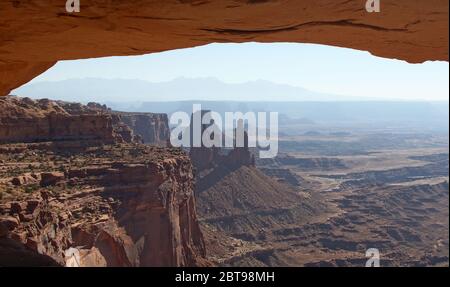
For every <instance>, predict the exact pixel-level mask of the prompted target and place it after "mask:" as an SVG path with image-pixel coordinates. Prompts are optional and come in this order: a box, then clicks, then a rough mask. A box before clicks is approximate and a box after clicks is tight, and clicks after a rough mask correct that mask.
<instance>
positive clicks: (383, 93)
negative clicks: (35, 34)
mask: <svg viewBox="0 0 450 287" xmlns="http://www.w3.org/2000/svg"><path fill="white" fill-rule="evenodd" d="M85 77H95V78H108V79H115V78H124V79H142V80H148V81H151V82H162V81H169V80H172V79H174V78H177V77H189V78H197V77H215V78H218V79H219V80H221V81H224V82H228V83H240V82H246V81H252V80H258V79H263V80H268V81H272V82H275V83H283V84H289V85H293V86H300V87H304V88H306V89H309V90H313V91H317V92H324V93H331V94H340V95H347V96H357V97H370V98H374V97H375V98H385V99H389V98H390V99H393V98H396V99H426V100H448V97H449V96H448V94H449V81H448V77H449V64H448V63H447V62H426V63H424V64H408V63H406V62H404V61H399V60H391V59H384V58H379V57H375V56H372V55H370V54H369V53H368V52H362V51H357V50H352V49H344V48H337V47H329V46H322V45H312V44H291V43H278V44H258V43H247V44H211V45H207V46H202V47H196V48H191V49H182V50H174V51H168V52H162V53H156V54H149V55H144V56H135V57H108V58H98V59H86V60H77V61H62V62H59V63H58V64H57V65H56V66H54V67H53V68H52V69H50V70H49V71H47V72H46V73H44V74H42V75H40V76H39V77H37V78H36V79H34V80H33V81H32V82H37V81H55V80H64V79H70V78H85ZM248 100H258V95H249V99H248Z"/></svg>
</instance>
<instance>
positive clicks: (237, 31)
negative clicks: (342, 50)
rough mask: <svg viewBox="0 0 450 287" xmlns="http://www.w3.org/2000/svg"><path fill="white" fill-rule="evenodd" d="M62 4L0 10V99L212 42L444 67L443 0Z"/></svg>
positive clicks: (36, 2)
mask: <svg viewBox="0 0 450 287" xmlns="http://www.w3.org/2000/svg"><path fill="white" fill-rule="evenodd" d="M65 2H66V1H64V0H49V1H40V0H27V1H25V0H16V1H1V2H0V35H1V37H0V95H7V94H8V93H9V92H10V91H11V90H12V89H14V88H16V87H18V86H20V85H22V84H24V83H26V82H28V81H29V80H31V79H32V78H34V77H35V76H37V75H39V74H40V73H42V72H44V71H45V70H47V69H48V68H50V67H51V66H52V65H54V64H55V63H56V62H57V61H59V60H70V59H83V58H92V57H104V56H125V55H142V54H148V53H155V52H161V51H166V50H172V49H179V48H187V47H194V46H199V45H205V44H209V43H225V42H237V43H242V42H297V43H317V44H324V45H332V46H339V47H347V48H353V49H358V50H364V51H369V52H370V53H372V54H374V55H377V56H381V57H386V58H396V59H401V60H406V61H408V62H411V63H420V62H424V61H427V60H443V61H448V38H447V36H446V35H448V23H449V22H448V19H449V18H448V9H449V2H448V1H447V0H428V1H410V0H382V1H381V3H382V4H381V12H380V13H368V12H367V11H366V9H365V2H366V1H359V0H358V1H357V0H354V1H331V0H316V1H308V0H264V1H250V0H223V1H210V0H207V1H203V0H202V1H199V0H182V1H181V0H164V1H163V0H158V1H144V0H136V1H103V0H89V1H81V2H82V4H81V12H80V13H72V14H70V13H67V12H66V10H65ZM31 23H32V24H31Z"/></svg>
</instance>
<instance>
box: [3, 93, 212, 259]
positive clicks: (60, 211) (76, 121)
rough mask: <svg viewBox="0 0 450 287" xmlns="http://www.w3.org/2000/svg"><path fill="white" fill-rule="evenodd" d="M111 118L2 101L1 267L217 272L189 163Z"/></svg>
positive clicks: (91, 110)
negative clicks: (202, 268)
mask: <svg viewBox="0 0 450 287" xmlns="http://www.w3.org/2000/svg"><path fill="white" fill-rule="evenodd" d="M105 110H107V109H106V108H105V107H99V106H97V105H94V104H90V105H89V106H84V105H80V104H74V103H63V102H52V101H48V100H40V101H34V100H31V99H26V98H24V99H21V98H16V97H7V98H3V99H0V141H1V142H7V143H6V144H0V266H11V265H18V266H30V265H36V266H42V265H45V266H47V265H52V266H53V265H56V266H58V265H59V266H61V265H62V266H199V265H205V264H206V265H207V264H209V263H208V262H207V261H206V260H205V259H204V257H205V247H204V243H203V237H202V233H201V231H200V228H199V225H198V221H197V215H196V209H195V200H194V195H193V188H194V178H193V170H192V165H191V162H190V160H189V157H188V156H187V155H186V154H185V153H183V152H182V151H181V150H179V149H171V148H158V147H154V146H147V145H142V144H138V143H136V142H135V141H132V142H131V143H125V141H126V140H127V141H128V140H130V139H133V137H134V136H133V133H132V131H131V129H129V128H128V126H126V125H125V124H124V123H122V122H121V121H119V119H120V118H119V117H118V116H117V115H114V114H112V113H107V112H105ZM120 127H121V128H120ZM128 137H130V138H128ZM124 139H126V140H124ZM23 142H29V143H23Z"/></svg>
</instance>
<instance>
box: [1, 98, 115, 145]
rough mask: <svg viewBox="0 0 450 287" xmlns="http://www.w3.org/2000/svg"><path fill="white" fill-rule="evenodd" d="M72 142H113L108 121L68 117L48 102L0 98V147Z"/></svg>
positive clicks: (87, 116) (85, 116) (105, 117)
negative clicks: (18, 143) (40, 142)
mask: <svg viewBox="0 0 450 287" xmlns="http://www.w3.org/2000/svg"><path fill="white" fill-rule="evenodd" d="M75 139H76V140H101V141H103V142H104V143H112V142H114V140H115V134H114V131H113V126H112V121H111V117H110V116H109V115H106V114H88V113H86V114H82V113H78V114H71V113H70V112H68V111H67V110H65V109H64V108H63V107H62V106H61V105H58V103H56V102H53V101H49V100H38V101H35V100H32V99H29V98H17V97H6V98H0V143H2V142H3V143H5V142H35V141H52V140H75Z"/></svg>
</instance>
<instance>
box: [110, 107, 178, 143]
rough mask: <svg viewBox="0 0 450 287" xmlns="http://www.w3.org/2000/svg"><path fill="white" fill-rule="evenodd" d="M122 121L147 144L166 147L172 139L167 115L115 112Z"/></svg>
mask: <svg viewBox="0 0 450 287" xmlns="http://www.w3.org/2000/svg"><path fill="white" fill-rule="evenodd" d="M115 114H117V115H118V116H119V117H120V120H121V121H122V122H123V123H124V124H126V125H127V126H128V127H130V128H131V130H132V131H133V133H134V134H136V135H139V136H140V137H141V139H142V142H143V143H145V144H153V145H158V146H165V145H166V144H167V142H168V141H169V138H170V129H169V119H168V117H167V115H166V114H153V113H124V112H115Z"/></svg>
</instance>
